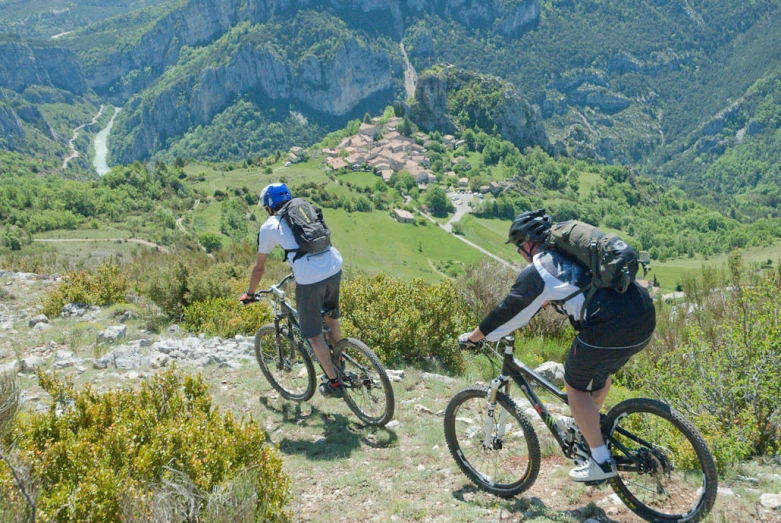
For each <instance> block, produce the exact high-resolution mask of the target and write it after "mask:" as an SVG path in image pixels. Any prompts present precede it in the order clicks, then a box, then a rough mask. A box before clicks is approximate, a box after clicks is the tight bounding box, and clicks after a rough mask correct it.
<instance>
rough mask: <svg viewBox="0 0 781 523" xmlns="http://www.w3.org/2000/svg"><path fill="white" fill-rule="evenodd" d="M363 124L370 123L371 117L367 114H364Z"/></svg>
mask: <svg viewBox="0 0 781 523" xmlns="http://www.w3.org/2000/svg"><path fill="white" fill-rule="evenodd" d="M363 123H372V115H370V114H369V113H364V115H363Z"/></svg>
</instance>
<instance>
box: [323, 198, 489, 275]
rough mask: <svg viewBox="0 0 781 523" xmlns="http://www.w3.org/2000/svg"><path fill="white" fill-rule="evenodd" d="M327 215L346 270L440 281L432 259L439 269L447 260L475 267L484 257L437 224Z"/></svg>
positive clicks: (384, 215)
mask: <svg viewBox="0 0 781 523" xmlns="http://www.w3.org/2000/svg"><path fill="white" fill-rule="evenodd" d="M324 214H325V220H326V222H327V223H328V227H330V229H331V232H332V236H331V238H332V240H333V242H334V245H335V246H336V247H337V249H339V251H340V252H341V253H342V257H343V258H344V264H345V270H346V271H361V272H367V273H369V274H377V273H379V272H385V273H388V274H392V275H395V276H398V277H401V278H404V279H412V278H422V279H423V280H424V281H427V282H438V281H442V280H443V279H444V277H443V276H442V275H440V274H438V273H437V272H436V271H435V270H434V269H433V268H432V267H431V265H430V264H429V260H431V261H432V262H433V263H434V264H435V266H436V265H437V264H439V263H442V262H445V261H447V260H454V261H460V262H463V263H466V264H471V263H474V262H476V261H478V260H479V259H481V258H482V257H483V256H484V255H483V254H482V253H481V252H479V251H477V250H476V249H472V248H470V247H467V246H465V245H464V244H463V243H462V242H460V241H459V240H457V239H456V238H454V237H453V236H451V235H450V234H448V233H446V232H445V231H443V230H442V229H440V228H439V227H435V226H434V225H433V224H429V225H428V226H426V227H423V226H416V225H413V224H408V223H407V224H402V223H398V222H396V220H394V219H393V218H391V217H390V216H389V215H388V214H387V213H384V212H373V213H357V212H356V213H347V212H346V211H343V210H341V209H325V210H324Z"/></svg>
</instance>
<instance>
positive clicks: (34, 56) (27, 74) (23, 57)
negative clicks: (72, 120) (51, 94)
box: [0, 42, 87, 95]
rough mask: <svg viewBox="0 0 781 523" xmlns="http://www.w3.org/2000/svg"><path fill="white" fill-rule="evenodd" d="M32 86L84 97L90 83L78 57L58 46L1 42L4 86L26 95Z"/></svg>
mask: <svg viewBox="0 0 781 523" xmlns="http://www.w3.org/2000/svg"><path fill="white" fill-rule="evenodd" d="M31 85H43V86H47V87H56V88H58V89H64V90H66V91H71V92H72V93H74V94H77V95H81V94H84V92H85V91H86V90H87V84H86V82H85V80H84V76H83V75H82V72H81V66H80V65H79V61H78V59H77V58H76V55H75V54H73V52H72V51H70V50H68V49H61V48H56V47H46V48H34V47H30V46H28V45H26V44H22V43H17V42H6V43H0V87H5V88H7V89H11V90H13V91H17V92H22V91H24V90H25V89H26V88H27V87H29V86H31Z"/></svg>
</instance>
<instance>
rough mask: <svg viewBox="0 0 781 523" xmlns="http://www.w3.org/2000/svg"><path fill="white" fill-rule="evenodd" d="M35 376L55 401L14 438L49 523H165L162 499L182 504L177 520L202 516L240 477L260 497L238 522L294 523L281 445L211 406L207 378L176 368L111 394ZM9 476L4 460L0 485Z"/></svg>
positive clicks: (28, 420)
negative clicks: (125, 522)
mask: <svg viewBox="0 0 781 523" xmlns="http://www.w3.org/2000/svg"><path fill="white" fill-rule="evenodd" d="M38 378H39V382H40V384H41V386H42V387H43V388H44V390H46V391H47V392H48V393H49V394H51V395H52V398H53V402H52V404H51V406H50V407H49V410H48V411H47V412H44V413H36V414H32V415H30V416H29V417H27V418H24V419H22V420H21V421H20V422H19V423H18V425H17V427H16V428H15V429H14V432H13V433H12V434H11V436H10V437H13V438H14V439H15V440H16V442H17V444H18V447H19V449H20V452H21V456H22V457H23V458H24V459H25V460H26V461H27V463H29V464H30V465H31V468H32V474H33V477H34V478H35V479H36V480H37V483H38V488H39V490H38V499H37V506H38V515H39V517H40V519H41V520H42V521H50V520H55V521H120V520H121V519H123V518H128V516H130V515H132V516H133V517H131V518H130V519H134V520H137V519H141V518H140V517H139V516H141V515H143V516H144V519H146V520H163V519H165V518H163V516H162V514H158V515H157V516H158V518H155V514H150V513H149V512H150V511H153V510H154V509H155V506H156V504H155V503H154V500H161V499H163V500H168V502H169V505H170V503H174V502H176V503H175V504H177V505H178V506H179V507H180V508H181V509H182V510H179V511H176V510H174V511H170V510H169V511H166V513H167V514H169V515H170V514H171V512H173V514H174V515H176V514H180V515H179V517H178V518H176V520H178V521H184V520H187V521H197V520H200V517H199V515H200V514H201V513H204V512H209V506H210V505H213V503H212V501H213V494H214V493H219V492H224V489H225V488H226V486H229V485H232V484H234V482H235V481H237V480H239V481H241V482H243V483H244V485H245V486H246V484H247V480H249V483H250V485H251V487H252V488H251V491H252V492H251V494H252V495H246V494H248V493H247V492H246V489H243V491H242V492H243V493H244V494H245V495H246V499H252V500H254V506H253V507H251V509H252V510H253V512H252V513H250V514H244V517H243V518H241V520H245V521H256V520H257V521H286V520H287V519H288V518H287V515H286V514H285V513H284V511H283V509H284V506H285V504H286V503H287V501H288V500H289V498H290V493H289V489H290V480H289V479H288V477H287V476H286V475H285V473H284V472H283V470H282V462H281V460H280V458H279V456H278V455H277V451H276V450H275V449H274V448H273V447H271V446H269V445H266V444H265V442H264V435H263V432H262V431H260V430H259V429H258V427H257V424H256V423H255V422H254V421H253V420H252V419H250V420H249V421H247V422H240V421H236V420H235V419H234V418H233V416H232V415H231V414H230V413H225V414H222V413H220V412H219V411H218V409H217V408H216V407H213V406H212V403H211V396H210V395H209V394H208V390H207V386H206V385H205V384H204V383H203V380H202V379H201V378H200V377H191V376H185V377H182V376H181V375H179V374H178V373H177V372H176V371H175V370H171V371H167V372H165V373H163V374H159V375H156V376H154V377H153V378H152V379H150V380H149V381H145V382H142V384H141V386H140V388H139V389H138V390H133V389H130V388H127V389H123V390H117V391H112V392H107V393H104V394H98V393H96V392H95V391H94V390H93V389H92V388H90V387H87V388H85V389H82V390H76V389H75V388H74V387H73V386H72V385H71V384H69V383H64V382H61V381H58V380H57V378H55V377H51V376H47V375H45V374H39V376H38ZM7 439H8V438H7ZM11 481H12V480H11V477H10V472H9V471H8V469H7V468H5V467H3V466H2V465H0V485H2V487H8V486H9V485H10V483H11ZM176 498H179V501H178V502H177V499H176ZM158 505H159V504H158ZM183 511H186V512H187V513H186V517H184V516H185V514H183V513H182V512H183ZM160 518H162V519H160Z"/></svg>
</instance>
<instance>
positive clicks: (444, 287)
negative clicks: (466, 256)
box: [340, 274, 475, 373]
mask: <svg viewBox="0 0 781 523" xmlns="http://www.w3.org/2000/svg"><path fill="white" fill-rule="evenodd" d="M340 309H341V310H342V313H343V318H344V319H345V332H346V333H348V334H349V335H355V336H356V337H358V338H360V339H362V340H363V341H364V342H366V343H367V344H368V345H369V346H370V347H371V348H372V349H373V350H374V351H375V352H376V353H377V355H378V356H379V357H380V358H381V359H382V360H383V361H385V362H387V363H394V364H396V363H401V362H405V363H412V364H418V365H420V364H426V363H431V362H438V363H439V364H441V365H442V366H443V367H444V368H445V369H446V370H448V371H450V372H454V373H460V372H462V371H463V370H464V359H463V356H462V354H461V353H460V351H459V350H458V343H457V338H458V335H459V334H461V333H462V332H464V331H466V330H469V329H473V328H474V326H475V317H474V315H473V314H472V311H471V310H470V309H469V307H468V306H467V304H466V301H465V300H464V298H463V296H462V295H461V293H460V291H459V290H458V289H457V287H456V286H455V285H453V284H452V283H450V282H447V281H446V282H443V283H439V284H436V285H427V284H425V283H424V282H423V281H422V280H412V281H403V280H398V279H395V278H392V277H391V276H388V275H385V274H379V275H377V276H372V277H357V278H354V279H352V280H350V281H348V282H347V283H344V284H342V289H341V302H340Z"/></svg>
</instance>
